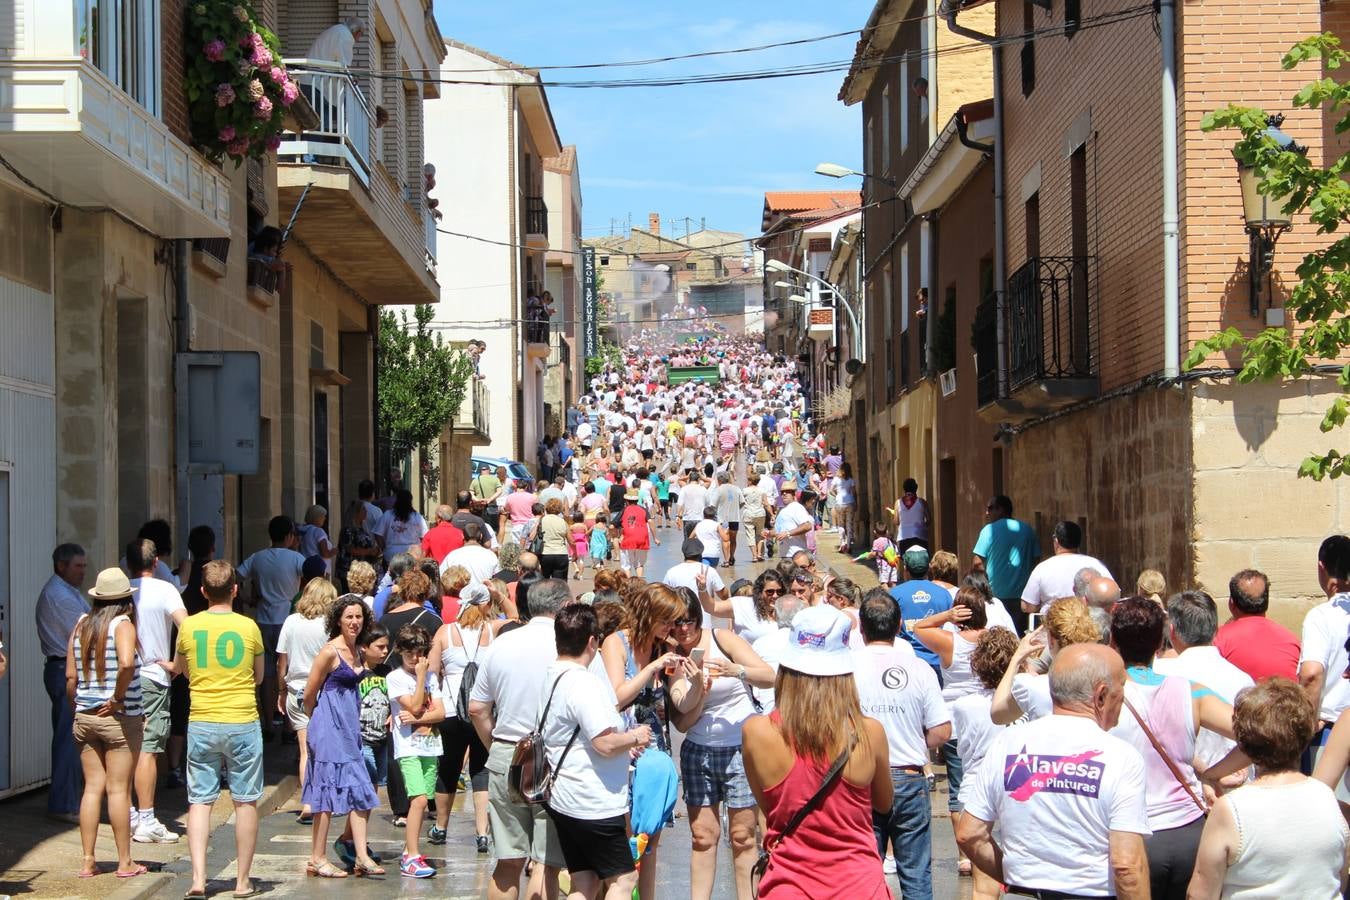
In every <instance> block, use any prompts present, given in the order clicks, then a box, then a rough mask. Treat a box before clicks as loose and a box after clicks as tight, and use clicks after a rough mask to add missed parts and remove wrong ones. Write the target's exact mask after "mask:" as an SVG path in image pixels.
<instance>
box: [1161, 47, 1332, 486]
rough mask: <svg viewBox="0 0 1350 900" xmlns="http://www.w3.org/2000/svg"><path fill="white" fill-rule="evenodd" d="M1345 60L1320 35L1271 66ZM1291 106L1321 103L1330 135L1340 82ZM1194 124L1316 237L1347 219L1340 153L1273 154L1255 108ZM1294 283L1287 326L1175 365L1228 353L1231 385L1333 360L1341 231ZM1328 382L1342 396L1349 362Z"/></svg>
mask: <svg viewBox="0 0 1350 900" xmlns="http://www.w3.org/2000/svg"><path fill="white" fill-rule="evenodd" d="M1347 61H1350V55H1347V53H1346V51H1344V50H1342V49H1341V46H1340V40H1339V39H1337V38H1336V37H1335V35H1332V34H1330V33H1327V34H1319V35H1314V36H1312V37H1309V38H1306V39H1304V40H1302V41H1300V42H1299V43H1297V44H1295V45H1294V47H1293V49H1291V50H1290V51H1289V52H1288V53H1287V54H1285V56H1284V59H1283V60H1282V61H1281V63H1282V65H1283V67H1284V68H1285V69H1292V68H1294V67H1295V66H1297V65H1299V64H1300V63H1304V62H1312V63H1314V64H1320V65H1323V66H1325V68H1326V69H1327V70H1335V69H1339V68H1340V67H1341V66H1342V65H1343V64H1345V63H1346V62H1347ZM1293 103H1294V106H1296V107H1307V108H1318V107H1322V106H1328V107H1329V108H1330V109H1331V110H1332V111H1333V112H1334V113H1335V114H1336V115H1337V116H1339V117H1340V118H1339V119H1338V121H1337V122H1336V132H1337V133H1338V134H1339V133H1341V132H1344V131H1346V130H1347V129H1350V81H1346V82H1339V81H1337V80H1335V79H1334V78H1319V79H1318V80H1317V81H1314V82H1312V83H1311V84H1308V85H1306V86H1305V87H1304V88H1303V89H1302V90H1300V91H1299V92H1298V94H1297V95H1295V97H1294V100H1293ZM1201 127H1202V128H1203V129H1204V130H1206V131H1214V130H1217V129H1228V128H1234V129H1237V130H1239V131H1240V132H1241V133H1242V138H1241V139H1240V140H1239V141H1238V142H1237V144H1236V145H1235V146H1234V148H1233V155H1234V156H1235V157H1236V158H1237V159H1238V161H1239V162H1241V163H1243V164H1247V165H1253V166H1255V168H1256V172H1257V174H1258V175H1259V176H1260V178H1261V192H1262V193H1263V194H1265V195H1266V196H1268V197H1276V198H1278V197H1288V198H1289V202H1288V203H1287V205H1286V206H1285V212H1287V213H1293V214H1302V215H1305V216H1306V217H1307V218H1308V220H1310V221H1311V222H1312V223H1313V224H1314V225H1316V226H1317V231H1318V234H1325V235H1331V234H1334V233H1335V232H1337V231H1338V230H1339V229H1340V228H1341V226H1342V225H1344V224H1345V223H1347V222H1350V183H1347V182H1346V180H1345V176H1346V173H1347V168H1350V154H1346V155H1344V156H1341V157H1340V158H1339V159H1337V160H1336V161H1335V162H1333V163H1332V164H1331V165H1330V166H1329V167H1327V168H1322V167H1320V166H1317V165H1314V164H1313V163H1312V161H1311V160H1309V159H1308V158H1307V157H1306V156H1305V155H1303V154H1301V153H1297V152H1292V151H1290V150H1284V149H1281V148H1280V146H1279V145H1278V143H1277V142H1276V140H1275V139H1274V137H1273V136H1271V135H1269V134H1268V133H1267V131H1266V127H1267V126H1266V113H1265V112H1264V111H1262V110H1260V109H1255V108H1252V107H1242V106H1228V107H1225V108H1224V109H1220V110H1217V111H1215V112H1212V113H1209V114H1208V115H1206V116H1205V117H1204V120H1203V121H1202V123H1201ZM1297 274H1298V283H1297V284H1296V285H1295V286H1294V288H1293V291H1292V292H1291V293H1290V295H1289V299H1288V300H1287V301H1286V302H1285V310H1286V312H1287V313H1288V315H1289V316H1290V317H1291V318H1292V319H1293V322H1294V323H1295V324H1294V325H1293V326H1292V327H1289V328H1267V329H1265V330H1263V331H1261V332H1260V333H1259V334H1257V335H1255V336H1253V337H1250V338H1247V337H1243V335H1242V334H1241V333H1240V332H1239V331H1238V329H1236V328H1228V329H1225V330H1224V331H1221V332H1219V333H1218V334H1216V335H1214V336H1213V337H1210V338H1207V339H1205V340H1202V341H1199V342H1197V343H1196V345H1195V346H1194V347H1193V348H1192V349H1191V352H1190V353H1189V354H1188V355H1187V357H1186V361H1185V368H1187V369H1194V368H1196V367H1198V366H1201V365H1203V364H1204V362H1205V359H1206V358H1208V357H1209V356H1211V355H1212V354H1214V353H1222V352H1225V351H1228V350H1232V349H1237V350H1239V351H1240V352H1241V358H1242V366H1241V368H1240V369H1239V371H1238V374H1237V380H1238V382H1239V383H1243V384H1248V383H1251V382H1254V381H1268V380H1274V379H1280V378H1297V377H1299V376H1302V375H1307V374H1309V373H1311V372H1312V371H1313V370H1314V367H1315V366H1317V365H1319V364H1321V363H1324V362H1325V361H1327V360H1335V359H1337V358H1338V357H1340V356H1341V355H1342V353H1343V351H1344V350H1345V348H1346V347H1347V346H1350V317H1348V316H1347V315H1346V312H1347V309H1350V235H1346V236H1344V237H1340V238H1337V239H1336V240H1334V241H1331V240H1329V241H1328V243H1327V245H1326V246H1325V247H1323V248H1321V249H1318V250H1314V251H1313V252H1311V253H1308V254H1307V255H1306V256H1304V257H1303V261H1302V262H1301V263H1299V266H1298V269H1297ZM1337 383H1338V384H1339V385H1340V387H1341V390H1342V391H1347V390H1350V365H1347V366H1344V367H1342V368H1341V370H1340V372H1339V373H1338V375H1337ZM1348 413H1350V402H1348V401H1347V397H1346V396H1345V395H1344V394H1342V395H1341V396H1339V397H1337V398H1336V399H1335V400H1334V401H1332V404H1331V406H1330V408H1329V409H1327V411H1326V414H1325V415H1324V416H1323V418H1322V425H1321V427H1322V431H1323V432H1330V431H1331V430H1332V429H1334V428H1337V427H1339V426H1340V425H1342V424H1344V422H1345V420H1346V416H1347V414H1348ZM1348 470H1350V455H1342V451H1339V450H1335V449H1333V450H1330V451H1328V452H1327V453H1325V454H1321V455H1313V456H1309V457H1308V458H1307V459H1305V460H1303V463H1302V465H1300V466H1299V475H1300V476H1301V477H1309V478H1313V479H1316V480H1319V481H1320V480H1321V479H1323V478H1327V477H1331V478H1338V477H1340V476H1341V475H1343V474H1345V473H1346V472H1347V471H1348Z"/></svg>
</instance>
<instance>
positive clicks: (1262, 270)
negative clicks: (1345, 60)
mask: <svg viewBox="0 0 1350 900" xmlns="http://www.w3.org/2000/svg"><path fill="white" fill-rule="evenodd" d="M1283 124H1284V116H1283V115H1280V114H1278V113H1277V114H1275V115H1273V116H1267V117H1266V130H1265V132H1264V135H1265V136H1266V137H1268V138H1270V139H1271V140H1273V141H1274V142H1275V145H1276V147H1277V148H1279V149H1280V150H1281V151H1285V150H1288V151H1292V152H1294V153H1298V154H1303V155H1306V154H1307V152H1308V148H1307V147H1303V146H1300V145H1299V144H1297V143H1295V142H1294V139H1293V138H1291V137H1290V136H1289V135H1287V134H1285V133H1284V132H1283V131H1280V126H1281V125H1283ZM1238 183H1239V185H1240V186H1241V189H1242V216H1243V218H1244V219H1245V220H1246V228H1247V237H1248V239H1249V241H1250V243H1251V262H1250V264H1249V265H1248V267H1247V272H1248V276H1249V282H1250V301H1251V303H1250V306H1251V314H1252V316H1253V317H1256V316H1259V315H1260V314H1261V280H1262V279H1265V280H1266V290H1267V294H1268V295H1269V291H1270V273H1271V270H1272V269H1273V268H1274V265H1275V242H1276V241H1278V240H1279V239H1280V235H1282V234H1284V233H1285V232H1286V231H1288V230H1289V228H1290V226H1291V225H1292V224H1293V220H1292V217H1291V216H1290V215H1289V214H1288V213H1286V212H1285V211H1284V207H1285V206H1286V205H1287V204H1288V203H1289V200H1290V195H1289V194H1285V195H1284V196H1282V197H1271V196H1269V195H1267V194H1264V193H1262V192H1261V176H1260V175H1259V174H1258V173H1257V171H1256V166H1254V165H1251V164H1250V163H1244V162H1242V161H1241V160H1239V161H1238ZM1267 305H1269V297H1268V304H1267Z"/></svg>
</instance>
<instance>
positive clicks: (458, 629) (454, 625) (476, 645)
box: [450, 622, 552, 696]
mask: <svg viewBox="0 0 1350 900" xmlns="http://www.w3.org/2000/svg"><path fill="white" fill-rule="evenodd" d="M450 627H452V628H454V629H455V631H456V632H457V633H458V634H459V645H460V646H461V647H463V648H464V656H465V658H467V659H468V660H469V662H478V651H479V650H481V649H482V644H481V643H479V642H480V641H481V640H482V639H483V634H482V632H481V631H480V632H479V633H478V634H477V635H476V636H475V639H474V642H473V646H474V651H473V656H469V645H468V644H467V643H465V641H464V629H463V628H461V627H460V624H459V623H458V622H454V623H452V624H451V626H450ZM483 627H485V628H486V627H489V626H488V625H487V624H486V623H484V626H483ZM550 696H552V695H550Z"/></svg>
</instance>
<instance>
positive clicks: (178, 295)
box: [173, 239, 224, 556]
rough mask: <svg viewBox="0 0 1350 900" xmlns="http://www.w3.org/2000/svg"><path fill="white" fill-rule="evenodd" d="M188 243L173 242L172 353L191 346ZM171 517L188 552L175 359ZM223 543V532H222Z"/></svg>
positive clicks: (180, 391)
mask: <svg viewBox="0 0 1350 900" xmlns="http://www.w3.org/2000/svg"><path fill="white" fill-rule="evenodd" d="M187 267H188V242H187V241H186V240H184V239H179V240H176V241H174V242H173V293H174V297H173V344H174V346H173V349H174V354H175V356H178V355H179V354H183V353H187V352H188V351H189V350H190V349H191V342H190V340H189V333H188V329H189V328H191V327H192V326H191V323H190V322H189V318H190V317H191V315H192V313H191V309H190V308H189V306H188V270H187ZM173 419H174V442H173V456H174V466H173V468H174V518H175V519H176V520H177V522H176V523H175V524H176V525H177V528H176V529H175V530H176V532H177V534H176V536H175V542H176V543H177V545H178V553H179V556H183V555H184V554H186V553H187V535H188V530H189V529H190V528H191V527H192V524H191V520H192V498H191V491H192V482H191V479H190V476H189V475H188V385H187V365H186V362H185V361H181V360H178V359H175V363H174V391H173ZM221 541H222V544H223V541H224V535H221Z"/></svg>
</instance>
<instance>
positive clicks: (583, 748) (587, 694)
mask: <svg viewBox="0 0 1350 900" xmlns="http://www.w3.org/2000/svg"><path fill="white" fill-rule="evenodd" d="M596 658H597V659H599V655H598V654H597V655H596ZM559 676H561V677H559ZM555 681H556V682H557V690H556V691H555V690H554V688H553V685H554V682H555ZM550 692H552V693H553V702H552V703H551V704H549V706H548V716H547V718H546V719H545V721H544V747H545V749H546V750H547V752H548V759H549V763H550V764H551V766H552V767H553V771H554V772H555V773H556V777H555V779H554V781H553V794H552V797H551V798H550V799H549V806H551V807H552V808H553V809H556V810H557V811H558V812H560V813H563V814H564V815H568V816H571V817H573V818H575V819H587V820H592V819H608V818H611V817H613V816H621V815H623V814H624V813H626V812H627V811H628V764H629V758H628V754H627V753H618V754H615V755H614V756H604V755H603V754H601V753H600V752H598V751H597V750H596V749H595V747H594V746H592V744H591V741H592V740H593V739H595V738H597V737H599V736H600V735H602V734H605V733H606V732H610V731H615V732H620V731H623V730H624V727H623V718H622V717H621V716H620V714H619V713H618V711H617V709H616V707H617V706H618V697H616V696H615V693H614V687H613V685H611V684H610V682H609V679H608V678H603V677H600V676H597V675H596V673H595V671H594V670H593V669H583V668H582V667H581V666H580V665H578V664H577V663H575V662H572V661H570V660H569V661H566V662H564V661H561V660H559V661H557V662H554V663H553V665H551V666H549V668H548V671H547V673H546V674H545V678H544V682H543V684H542V685H541V686H540V691H539V698H538V702H537V704H536V706H535V707H534V714H535V721H536V722H537V721H538V719H539V716H540V715H541V714H543V711H544V704H545V703H548V697H549V693H550ZM578 726H580V729H581V730H580V731H579V732H578V731H577V727H578ZM573 733H575V734H576V740H575V741H573V742H572V748H571V749H570V750H568V751H567V756H566V757H563V749H564V748H565V747H566V746H567V742H568V741H569V740H571V739H572V735H573ZM560 760H561V765H560V764H559V761H560Z"/></svg>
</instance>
